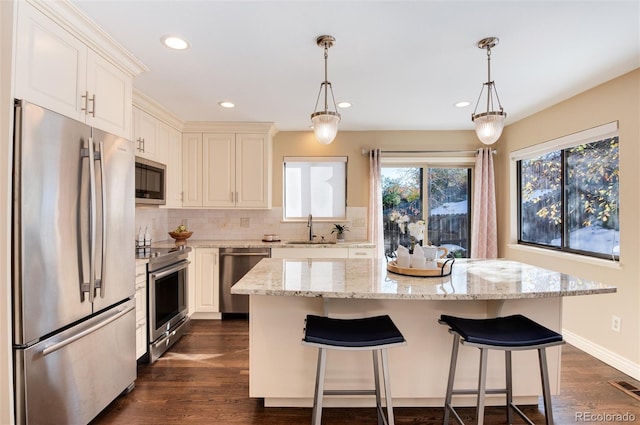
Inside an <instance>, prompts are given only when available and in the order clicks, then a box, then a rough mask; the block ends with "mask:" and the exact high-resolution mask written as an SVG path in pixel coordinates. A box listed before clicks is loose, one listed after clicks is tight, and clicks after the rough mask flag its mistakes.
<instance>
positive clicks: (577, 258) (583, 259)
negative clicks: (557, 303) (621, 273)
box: [507, 243, 622, 270]
mask: <svg viewBox="0 0 640 425" xmlns="http://www.w3.org/2000/svg"><path fill="white" fill-rule="evenodd" d="M507 247H508V248H509V249H512V250H514V251H520V252H527V253H530V254H537V255H540V256H544V257H553V258H555V259H558V258H561V259H564V260H567V261H574V262H578V263H584V264H590V265H593V266H598V267H607V268H610V269H614V270H620V269H622V266H621V265H620V262H619V261H613V260H605V259H602V258H594V257H587V256H584V255H579V254H572V253H570V252H559V251H551V250H548V249H544V248H537V247H534V246H526V245H520V244H517V243H510V244H507Z"/></svg>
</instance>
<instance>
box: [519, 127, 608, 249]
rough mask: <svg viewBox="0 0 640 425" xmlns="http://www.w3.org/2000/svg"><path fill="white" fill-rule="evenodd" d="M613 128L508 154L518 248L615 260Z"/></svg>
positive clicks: (599, 129) (591, 131) (580, 134)
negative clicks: (513, 166)
mask: <svg viewBox="0 0 640 425" xmlns="http://www.w3.org/2000/svg"><path fill="white" fill-rule="evenodd" d="M618 148H619V138H618V134H617V123H610V124H606V125H603V126H599V127H596V128H593V129H589V130H586V131H583V132H580V133H576V134H572V135H570V136H566V137H563V138H561V139H556V140H554V141H550V142H545V143H544V144H542V145H539V146H537V147H532V148H530V149H525V150H522V151H519V152H514V154H512V160H515V161H516V171H517V175H518V243H519V244H525V245H534V246H538V247H542V248H546V249H552V250H559V251H566V252H572V253H576V254H582V255H587V256H592V257H601V258H612V259H614V260H617V259H618V258H619V255H620V222H619V209H620V194H619V177H620V168H619V153H618Z"/></svg>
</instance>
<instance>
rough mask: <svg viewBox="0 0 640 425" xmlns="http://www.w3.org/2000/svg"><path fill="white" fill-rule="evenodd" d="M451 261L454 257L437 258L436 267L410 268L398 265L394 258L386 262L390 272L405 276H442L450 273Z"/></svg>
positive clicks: (453, 261) (453, 260) (452, 261)
mask: <svg viewBox="0 0 640 425" xmlns="http://www.w3.org/2000/svg"><path fill="white" fill-rule="evenodd" d="M453 263H455V259H453V258H446V259H443V260H438V261H437V262H436V264H437V265H438V268H437V269H412V268H410V267H400V266H398V264H397V263H396V261H395V260H394V261H391V262H389V263H387V270H389V271H390V272H392V273H397V274H403V275H406V276H416V277H443V276H449V275H450V274H451V269H452V268H453Z"/></svg>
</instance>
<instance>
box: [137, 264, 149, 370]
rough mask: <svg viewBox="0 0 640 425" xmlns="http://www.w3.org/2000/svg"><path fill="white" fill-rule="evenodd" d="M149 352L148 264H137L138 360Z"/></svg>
mask: <svg viewBox="0 0 640 425" xmlns="http://www.w3.org/2000/svg"><path fill="white" fill-rule="evenodd" d="M146 352H147V263H137V264H136V358H137V359H139V358H140V357H142V356H144V355H145V353H146Z"/></svg>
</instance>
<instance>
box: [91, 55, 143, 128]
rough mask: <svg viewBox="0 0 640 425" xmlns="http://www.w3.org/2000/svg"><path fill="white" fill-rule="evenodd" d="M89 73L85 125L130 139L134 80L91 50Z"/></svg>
mask: <svg viewBox="0 0 640 425" xmlns="http://www.w3.org/2000/svg"><path fill="white" fill-rule="evenodd" d="M86 72H87V89H86V92H87V93H88V99H87V116H86V123H87V124H89V125H91V126H93V127H97V128H99V129H101V130H104V131H106V132H109V133H113V134H115V135H118V136H121V137H124V138H126V139H131V114H132V110H131V109H132V106H131V105H132V103H131V102H132V97H133V89H132V84H133V83H132V79H131V77H128V76H127V75H126V74H125V73H124V72H122V71H120V70H119V69H118V68H116V67H115V66H114V65H112V64H111V63H109V62H108V61H107V60H105V59H104V58H102V56H100V55H98V54H97V53H95V52H94V51H92V50H90V49H89V50H88V52H87V71H86Z"/></svg>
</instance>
